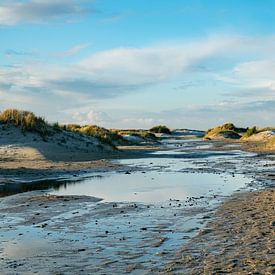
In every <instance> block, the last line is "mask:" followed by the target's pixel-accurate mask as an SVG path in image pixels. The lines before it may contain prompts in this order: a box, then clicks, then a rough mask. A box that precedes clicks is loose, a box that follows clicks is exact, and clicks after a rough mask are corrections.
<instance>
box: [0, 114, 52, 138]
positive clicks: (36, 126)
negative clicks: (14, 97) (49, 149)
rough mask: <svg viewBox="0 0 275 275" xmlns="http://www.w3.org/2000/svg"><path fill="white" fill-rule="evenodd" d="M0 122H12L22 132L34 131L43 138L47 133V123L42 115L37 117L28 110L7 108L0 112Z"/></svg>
mask: <svg viewBox="0 0 275 275" xmlns="http://www.w3.org/2000/svg"><path fill="white" fill-rule="evenodd" d="M0 123H1V124H13V125H15V126H19V127H21V130H22V132H23V133H25V132H27V131H29V132H35V133H38V134H40V135H41V136H42V137H43V138H45V137H46V136H47V135H48V125H47V123H46V121H45V120H44V119H43V118H42V117H37V116H35V115H34V113H32V112H29V111H21V110H17V109H7V110H5V111H3V112H1V113H0Z"/></svg>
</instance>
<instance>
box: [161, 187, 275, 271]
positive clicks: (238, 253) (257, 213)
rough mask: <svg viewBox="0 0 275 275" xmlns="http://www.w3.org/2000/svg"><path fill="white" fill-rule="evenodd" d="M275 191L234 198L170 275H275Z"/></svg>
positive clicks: (188, 247) (186, 248)
mask: <svg viewBox="0 0 275 275" xmlns="http://www.w3.org/2000/svg"><path fill="white" fill-rule="evenodd" d="M274 230H275V189H267V190H264V191H258V192H252V193H243V194H238V195H235V196H233V197H232V198H231V199H230V200H228V201H227V202H225V203H224V204H223V205H222V206H221V207H220V208H219V209H218V211H217V213H216V216H215V218H214V220H213V221H212V222H210V223H209V224H208V225H207V227H206V228H205V229H204V230H203V231H201V232H200V234H199V235H198V236H197V237H195V238H194V239H193V240H192V241H191V242H189V243H188V244H187V245H186V246H184V247H183V248H182V250H181V251H180V253H179V255H178V259H177V260H176V261H175V262H174V263H173V264H172V265H171V266H170V267H169V268H168V269H167V271H166V272H165V273H167V274H176V273H178V274H225V273H230V274H274V272H275V266H274V264H275V237H274V236H275V231H274Z"/></svg>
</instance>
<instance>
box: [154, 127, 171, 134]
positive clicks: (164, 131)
mask: <svg viewBox="0 0 275 275" xmlns="http://www.w3.org/2000/svg"><path fill="white" fill-rule="evenodd" d="M149 131H150V132H152V133H161V134H168V135H170V134H171V130H170V129H169V128H168V127H167V126H165V125H157V126H154V127H152V128H151V129H149Z"/></svg>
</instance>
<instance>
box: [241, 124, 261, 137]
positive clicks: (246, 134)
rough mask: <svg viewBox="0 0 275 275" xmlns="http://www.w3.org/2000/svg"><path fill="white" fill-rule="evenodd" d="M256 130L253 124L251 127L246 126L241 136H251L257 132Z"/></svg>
mask: <svg viewBox="0 0 275 275" xmlns="http://www.w3.org/2000/svg"><path fill="white" fill-rule="evenodd" d="M257 133H258V130H257V127H256V126H253V127H252V128H247V130H246V132H245V133H244V135H243V136H242V137H243V138H248V137H251V136H252V135H254V134H257Z"/></svg>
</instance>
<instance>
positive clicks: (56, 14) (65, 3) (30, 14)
mask: <svg viewBox="0 0 275 275" xmlns="http://www.w3.org/2000/svg"><path fill="white" fill-rule="evenodd" d="M1 2H2V3H0V25H16V24H18V23H47V22H48V20H57V19H59V18H62V19H68V20H71V19H72V18H74V17H78V16H82V15H84V14H87V13H91V12H93V9H92V8H91V5H88V4H87V3H88V2H87V1H82V0H80V1H76V0H27V1H22V0H21V1H20V0H15V1H1Z"/></svg>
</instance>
